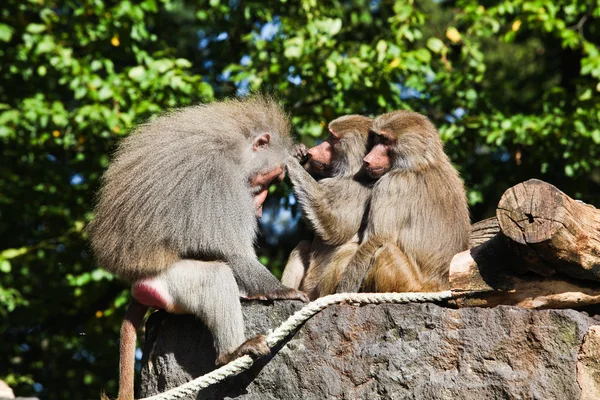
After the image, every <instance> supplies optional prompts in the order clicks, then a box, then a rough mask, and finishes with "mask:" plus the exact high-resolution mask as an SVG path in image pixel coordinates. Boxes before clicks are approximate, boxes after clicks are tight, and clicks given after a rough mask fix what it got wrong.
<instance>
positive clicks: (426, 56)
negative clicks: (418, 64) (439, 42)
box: [415, 49, 431, 63]
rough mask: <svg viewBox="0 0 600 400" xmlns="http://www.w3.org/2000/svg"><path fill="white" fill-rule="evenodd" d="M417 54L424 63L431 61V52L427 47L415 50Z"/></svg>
mask: <svg viewBox="0 0 600 400" xmlns="http://www.w3.org/2000/svg"><path fill="white" fill-rule="evenodd" d="M415 56H416V57H417V59H418V60H419V61H422V62H424V63H429V62H431V53H430V52H429V50H427V49H419V50H417V51H416V52H415Z"/></svg>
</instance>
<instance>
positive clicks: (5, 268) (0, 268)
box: [0, 258, 12, 274]
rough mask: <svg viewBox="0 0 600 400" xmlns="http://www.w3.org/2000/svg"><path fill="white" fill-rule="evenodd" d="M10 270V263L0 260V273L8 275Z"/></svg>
mask: <svg viewBox="0 0 600 400" xmlns="http://www.w3.org/2000/svg"><path fill="white" fill-rule="evenodd" d="M11 269H12V266H11V265H10V261H8V260H6V259H4V258H0V272H4V273H6V274H8V273H9V272H10V271H11Z"/></svg>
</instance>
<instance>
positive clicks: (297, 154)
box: [292, 143, 310, 165]
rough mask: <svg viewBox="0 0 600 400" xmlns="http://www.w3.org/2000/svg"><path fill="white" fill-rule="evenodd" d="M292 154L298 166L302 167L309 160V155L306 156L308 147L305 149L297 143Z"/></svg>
mask: <svg viewBox="0 0 600 400" xmlns="http://www.w3.org/2000/svg"><path fill="white" fill-rule="evenodd" d="M292 153H293V154H292V155H293V156H294V158H295V159H296V160H298V162H299V163H300V165H304V164H306V163H307V162H308V160H310V155H309V154H308V147H306V146H305V145H304V144H302V143H298V144H297V145H296V146H294V150H293V152H292Z"/></svg>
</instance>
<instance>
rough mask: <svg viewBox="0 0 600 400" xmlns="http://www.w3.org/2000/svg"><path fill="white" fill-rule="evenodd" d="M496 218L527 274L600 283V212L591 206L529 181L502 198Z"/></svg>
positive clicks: (547, 186)
mask: <svg viewBox="0 0 600 400" xmlns="http://www.w3.org/2000/svg"><path fill="white" fill-rule="evenodd" d="M496 216H497V218H498V223H499V225H500V228H501V229H502V233H503V234H504V235H505V236H506V237H507V238H509V239H511V241H512V243H511V247H513V249H514V250H515V251H516V252H517V254H519V255H520V256H521V257H522V258H523V259H524V260H525V261H526V262H527V263H526V265H527V268H528V269H530V270H534V271H535V272H536V273H538V274H540V275H542V276H547V277H549V276H553V275H554V274H555V273H556V272H561V273H563V274H566V275H568V276H570V277H573V278H578V279H585V280H594V281H600V211H599V210H597V209H596V208H594V207H593V206H590V205H588V204H585V203H582V202H579V201H576V200H573V199H571V198H570V197H569V196H567V195H566V194H564V193H563V192H561V191H560V190H559V189H557V188H556V187H555V186H552V185H550V184H549V183H546V182H543V181H540V180H537V179H530V180H528V181H526V182H523V183H520V184H518V185H516V186H513V187H512V188H510V189H508V190H507V191H506V192H505V193H504V194H503V195H502V198H501V199H500V202H499V204H498V208H497V211H496Z"/></svg>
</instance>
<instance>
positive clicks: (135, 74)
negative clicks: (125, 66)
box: [127, 65, 146, 81]
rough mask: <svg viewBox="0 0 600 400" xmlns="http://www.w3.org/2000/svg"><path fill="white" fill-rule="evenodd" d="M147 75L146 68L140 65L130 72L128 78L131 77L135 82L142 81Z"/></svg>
mask: <svg viewBox="0 0 600 400" xmlns="http://www.w3.org/2000/svg"><path fill="white" fill-rule="evenodd" d="M145 75H146V68H144V66H142V65H138V66H137V67H133V68H131V69H130V70H129V73H128V74H127V76H129V77H130V78H131V79H133V80H134V81H140V80H142V78H144V76H145Z"/></svg>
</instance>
